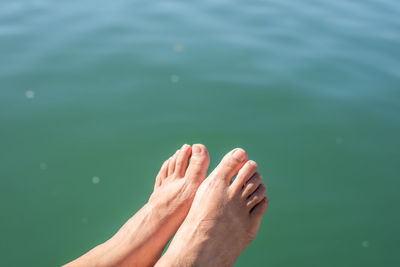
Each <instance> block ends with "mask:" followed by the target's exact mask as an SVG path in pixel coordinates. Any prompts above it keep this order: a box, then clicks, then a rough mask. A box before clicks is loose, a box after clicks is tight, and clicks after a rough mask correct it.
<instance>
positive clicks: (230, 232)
mask: <svg viewBox="0 0 400 267" xmlns="http://www.w3.org/2000/svg"><path fill="white" fill-rule="evenodd" d="M235 175H237V177H236V179H235V180H234V181H232V178H233V177H234V176H235ZM266 192H267V189H266V187H265V185H264V184H262V177H261V175H260V174H259V173H258V172H257V164H256V163H255V162H254V161H247V154H246V152H245V151H244V150H242V149H235V150H233V151H231V152H230V153H228V154H227V155H226V156H225V157H224V159H223V160H222V161H221V163H220V164H219V165H218V167H217V168H216V169H215V170H214V171H213V172H212V173H211V174H210V175H209V177H208V178H207V179H206V180H205V181H204V182H203V183H202V184H201V186H200V187H199V189H198V191H197V193H196V196H195V199H194V201H193V204H192V206H191V208H190V211H189V214H188V215H187V217H186V219H185V221H184V222H183V224H182V226H181V227H180V228H179V230H178V232H177V233H176V235H175V237H174V239H173V241H172V243H171V244H170V246H169V248H168V250H167V252H166V253H165V254H164V255H163V257H162V258H161V259H160V260H159V261H158V262H157V264H156V267H162V266H168V267H172V266H180V267H183V266H202V267H206V266H215V267H217V266H219V267H223V266H233V264H234V262H235V261H236V260H237V258H238V257H239V255H240V254H241V253H242V252H243V250H244V249H245V248H246V247H247V246H248V245H249V244H250V242H251V241H252V240H253V239H254V238H255V236H256V235H257V232H258V229H259V227H260V223H261V219H262V216H263V215H264V213H265V212H266V210H267V208H268V198H267V196H266Z"/></svg>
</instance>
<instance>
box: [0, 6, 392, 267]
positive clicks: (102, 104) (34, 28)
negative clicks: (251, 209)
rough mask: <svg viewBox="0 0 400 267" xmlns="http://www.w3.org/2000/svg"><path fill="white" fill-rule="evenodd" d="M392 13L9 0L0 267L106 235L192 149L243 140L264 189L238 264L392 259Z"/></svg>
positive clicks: (0, 28)
mask: <svg viewBox="0 0 400 267" xmlns="http://www.w3.org/2000/svg"><path fill="white" fill-rule="evenodd" d="M399 18H400V3H399V2H398V1H396V0H368V1H367V0H363V1H361V0H358V1H356V0H353V1H349V0H337V1H322V0H305V1H296V0H286V1H279V0H268V1H267V0H265V1H263V0H257V1H255V0H248V1H237V0H232V1H208V0H203V1H154V0H153V1H150V0H147V1H134V0H130V1H128V0H116V1H104V0H80V1H77V0H73V1H54V0H53V1H50V0H25V1H23V0H2V1H1V2H0V125H1V126H0V167H1V168H0V207H1V220H0V236H1V242H0V244H1V247H0V248H1V250H0V256H1V263H0V265H1V266H57V265H61V264H63V263H66V262H68V261H70V260H72V259H74V258H75V257H77V256H79V255H81V254H82V253H84V252H86V251H87V250H89V249H90V248H92V247H93V246H95V245H96V244H99V243H101V242H103V241H104V240H106V239H107V238H109V237H110V236H112V234H113V233H114V232H115V231H116V230H117V229H118V228H119V227H120V226H121V225H122V224H123V223H124V221H126V220H127V219H128V218H129V217H130V216H131V215H132V214H133V213H134V212H135V211H136V210H137V209H138V208H140V206H141V205H143V204H144V203H145V201H146V199H147V198H148V196H149V194H150V193H151V191H152V187H153V182H154V177H155V174H156V173H157V171H158V168H159V167H160V165H161V163H162V162H163V161H164V160H165V159H166V158H167V157H168V156H169V155H170V154H171V153H173V152H175V150H176V149H177V148H178V147H179V146H181V145H182V144H183V143H189V144H192V143H198V142H199V143H204V144H205V145H207V147H208V148H209V150H210V154H211V158H212V164H211V168H213V167H214V166H215V165H216V164H217V163H218V161H219V160H220V159H221V157H222V156H223V154H224V153H226V152H227V151H228V150H230V149H232V148H234V147H237V146H240V147H243V148H244V149H246V150H247V151H248V153H249V155H250V158H251V159H254V160H256V161H257V162H258V164H259V165H260V169H261V172H262V173H263V175H264V180H265V183H266V184H267V186H268V187H269V196H270V209H269V211H268V213H267V215H266V216H265V218H264V221H263V224H262V227H261V230H260V232H259V235H258V237H257V239H256V240H255V241H254V242H253V243H252V244H251V245H250V247H249V248H248V249H247V250H246V251H245V252H244V253H243V255H242V256H241V257H240V258H239V261H238V263H237V266H274V267H279V266H307V267H310V266H318V267H320V266H335V267H336V266H399V264H400V260H399V256H398V255H399V254H398V253H399V252H398V251H399V248H400V229H399V225H400V214H399V208H398V206H399V201H400V194H399V186H400V179H399V178H400V175H399V173H400V151H399V149H400V140H399V138H400V19H399ZM94 177H97V178H94ZM96 182H98V183H96Z"/></svg>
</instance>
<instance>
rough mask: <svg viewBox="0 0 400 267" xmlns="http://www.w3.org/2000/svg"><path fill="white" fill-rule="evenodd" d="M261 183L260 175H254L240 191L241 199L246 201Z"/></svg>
mask: <svg viewBox="0 0 400 267" xmlns="http://www.w3.org/2000/svg"><path fill="white" fill-rule="evenodd" d="M261 182H262V176H261V174H260V173H258V172H257V173H255V174H254V175H253V176H252V177H251V178H250V180H248V181H247V182H246V184H245V185H244V187H243V190H242V198H244V199H247V198H248V197H249V196H250V195H251V194H253V193H254V191H256V189H257V188H258V187H259V185H260V184H261Z"/></svg>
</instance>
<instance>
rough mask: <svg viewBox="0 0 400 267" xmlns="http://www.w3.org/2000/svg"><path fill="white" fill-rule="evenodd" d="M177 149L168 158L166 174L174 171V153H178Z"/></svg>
mask: <svg viewBox="0 0 400 267" xmlns="http://www.w3.org/2000/svg"><path fill="white" fill-rule="evenodd" d="M178 152H179V150H177V151H176V152H175V154H174V155H173V156H172V157H170V158H169V163H168V176H171V175H172V174H174V171H175V165H176V154H178Z"/></svg>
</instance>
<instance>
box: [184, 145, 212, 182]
mask: <svg viewBox="0 0 400 267" xmlns="http://www.w3.org/2000/svg"><path fill="white" fill-rule="evenodd" d="M209 165H210V156H209V155H208V151H207V148H206V147H205V146H204V145H202V144H194V145H193V146H192V155H191V158H190V162H189V167H188V168H187V171H186V175H185V177H187V179H189V180H190V181H191V182H194V183H200V182H202V181H203V180H204V179H205V178H206V175H207V170H208V166H209Z"/></svg>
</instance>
